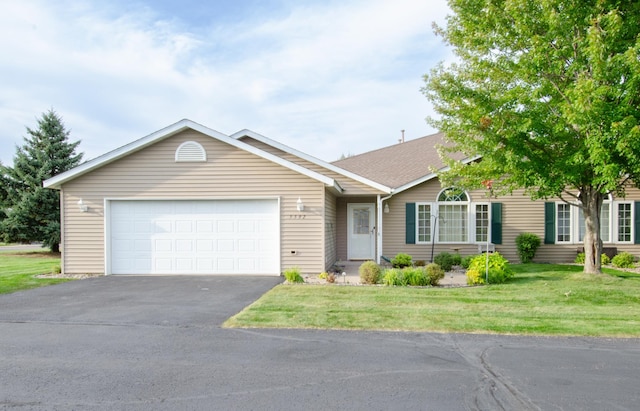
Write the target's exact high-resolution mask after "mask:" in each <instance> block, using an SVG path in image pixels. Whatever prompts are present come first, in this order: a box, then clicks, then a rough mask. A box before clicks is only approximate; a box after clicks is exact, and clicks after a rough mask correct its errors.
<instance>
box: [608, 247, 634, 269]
mask: <svg viewBox="0 0 640 411" xmlns="http://www.w3.org/2000/svg"><path fill="white" fill-rule="evenodd" d="M634 260H635V257H634V256H633V255H632V254H631V253H628V252H626V251H623V252H621V253H620V254H616V255H615V256H614V257H613V259H612V260H611V264H613V265H614V267H618V268H633V267H634V266H635V264H634Z"/></svg>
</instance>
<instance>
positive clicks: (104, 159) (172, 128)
mask: <svg viewBox="0 0 640 411" xmlns="http://www.w3.org/2000/svg"><path fill="white" fill-rule="evenodd" d="M190 123H192V122H191V121H190V120H186V119H184V120H180V121H178V122H177V123H174V124H171V125H169V126H167V127H165V128H163V129H161V130H158V131H156V132H154V133H151V134H149V135H148V136H145V137H142V138H140V139H138V140H135V141H132V142H131V143H129V144H126V145H124V146H122V147H119V148H116V149H115V150H112V151H110V152H108V153H106V154H103V155H101V156H99V157H96V158H94V159H92V160H89V161H87V162H86V163H83V164H80V165H79V166H77V167H74V168H72V169H71V170H68V171H65V172H64V173H60V174H58V175H57V176H54V177H51V178H49V179H47V180H45V181H44V182H43V186H44V187H46V188H58V189H59V188H60V186H61V185H62V184H64V183H66V182H67V181H69V180H72V179H74V178H77V177H80V176H81V175H83V174H86V173H88V172H90V171H93V170H95V169H97V168H100V167H102V166H104V165H107V164H109V163H112V162H114V161H116V160H119V159H121V158H123V157H125V156H127V155H129V154H131V153H133V152H136V151H138V150H141V149H143V148H145V147H147V146H149V145H151V144H153V143H155V142H157V141H159V140H162V139H165V138H167V137H170V136H172V135H174V134H177V133H179V132H181V131H183V130H186V129H187V128H189V124H190ZM210 131H211V132H213V133H215V134H217V135H220V136H223V134H222V133H219V132H217V131H214V130H210Z"/></svg>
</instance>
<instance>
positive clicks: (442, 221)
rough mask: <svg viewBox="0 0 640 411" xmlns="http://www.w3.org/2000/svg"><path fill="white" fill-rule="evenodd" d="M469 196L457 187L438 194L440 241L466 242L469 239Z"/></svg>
mask: <svg viewBox="0 0 640 411" xmlns="http://www.w3.org/2000/svg"><path fill="white" fill-rule="evenodd" d="M468 219H469V196H468V195H467V193H466V192H465V191H464V190H462V189H459V188H456V187H448V188H445V189H444V190H442V191H441V192H440V194H438V241H439V242H441V243H464V242H467V241H469V232H468V230H469V221H468Z"/></svg>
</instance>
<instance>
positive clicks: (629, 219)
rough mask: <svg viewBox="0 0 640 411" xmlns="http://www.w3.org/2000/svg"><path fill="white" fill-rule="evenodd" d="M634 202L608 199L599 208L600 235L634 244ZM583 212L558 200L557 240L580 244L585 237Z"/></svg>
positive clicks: (618, 241) (610, 239) (605, 238)
mask: <svg viewBox="0 0 640 411" xmlns="http://www.w3.org/2000/svg"><path fill="white" fill-rule="evenodd" d="M635 218H636V217H635V216H634V207H633V202H632V201H615V200H614V199H613V198H612V197H611V196H609V197H608V198H606V199H605V201H604V202H603V203H602V209H601V210H600V236H601V238H602V241H603V242H604V243H632V242H633V239H634V234H635V233H634V230H635V229H634V219H635ZM585 231H586V228H585V222H584V212H583V210H582V209H581V208H579V207H577V206H574V205H570V204H567V203H563V202H557V203H556V219H555V242H556V243H573V244H581V243H582V242H583V241H584V236H585Z"/></svg>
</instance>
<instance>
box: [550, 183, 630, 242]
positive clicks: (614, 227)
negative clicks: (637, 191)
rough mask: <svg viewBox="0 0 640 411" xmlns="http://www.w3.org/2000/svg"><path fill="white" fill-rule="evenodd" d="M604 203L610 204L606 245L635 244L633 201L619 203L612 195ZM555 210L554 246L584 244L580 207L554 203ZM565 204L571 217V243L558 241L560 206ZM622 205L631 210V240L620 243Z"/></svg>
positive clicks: (562, 202) (559, 202)
mask: <svg viewBox="0 0 640 411" xmlns="http://www.w3.org/2000/svg"><path fill="white" fill-rule="evenodd" d="M604 203H606V204H609V227H608V230H609V240H608V241H603V243H605V244H634V239H635V236H636V232H635V231H636V230H635V221H636V218H637V217H636V215H635V214H636V213H635V207H634V201H632V200H620V201H617V200H615V199H613V197H612V196H611V195H610V196H609V197H608V198H607V199H605V201H604ZM553 204H554V209H555V219H554V244H565V245H566V244H584V239H582V240H580V212H579V208H578V205H577V204H575V203H573V204H570V203H566V202H564V201H555V202H553ZM559 204H564V205H568V206H569V210H570V213H571V215H570V217H569V224H570V230H569V236H570V240H569V241H559V240H558V227H559V224H558V205H559ZM622 204H627V205H628V206H629V208H630V210H629V211H630V226H629V228H630V233H629V235H630V239H629V240H626V241H620V240H618V238H619V234H620V233H619V230H620V225H619V218H618V217H619V215H618V213H619V206H620V205H622Z"/></svg>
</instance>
